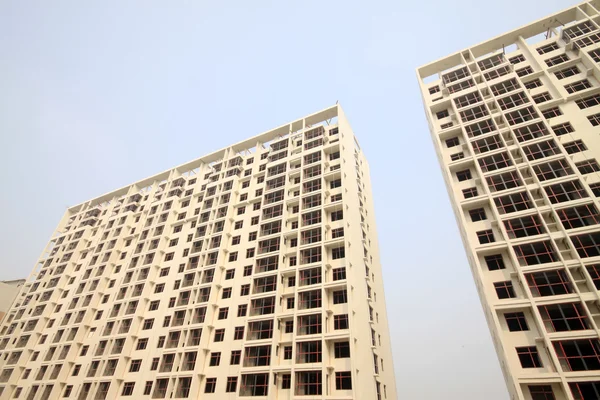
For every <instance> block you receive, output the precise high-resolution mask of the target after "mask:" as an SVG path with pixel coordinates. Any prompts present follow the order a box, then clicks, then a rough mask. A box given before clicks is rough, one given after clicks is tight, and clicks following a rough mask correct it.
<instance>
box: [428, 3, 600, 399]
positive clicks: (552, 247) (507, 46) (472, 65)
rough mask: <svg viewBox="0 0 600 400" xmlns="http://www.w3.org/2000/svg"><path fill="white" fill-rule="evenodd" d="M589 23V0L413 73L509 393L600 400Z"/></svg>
mask: <svg viewBox="0 0 600 400" xmlns="http://www.w3.org/2000/svg"><path fill="white" fill-rule="evenodd" d="M499 6H500V7H501V6H502V4H500V5H499ZM599 28H600V1H591V2H586V3H582V4H580V5H578V6H575V7H572V8H570V9H567V10H564V11H562V12H559V13H557V14H554V15H551V16H548V17H546V18H543V19H541V20H539V21H536V22H534V23H532V24H530V25H528V26H525V27H522V28H519V29H517V30H514V31H512V32H509V33H506V34H504V35H501V36H499V37H496V38H493V39H491V40H489V41H487V42H485V43H481V44H478V45H476V46H473V47H471V48H468V49H465V50H462V51H459V52H457V53H455V54H452V55H450V56H448V57H445V58H443V59H441V60H438V61H435V62H433V63H431V64H428V65H425V66H423V67H421V68H418V70H417V74H418V77H419V81H420V85H421V90H422V94H423V101H424V104H425V113H426V115H427V119H428V121H429V127H430V130H431V135H432V138H433V142H434V145H435V149H436V152H437V155H438V159H439V162H440V165H441V167H442V172H443V176H444V179H445V181H446V185H447V189H448V193H449V196H450V199H451V202H452V206H453V208H454V212H455V214H456V219H457V221H458V225H459V227H460V232H461V235H462V239H463V242H464V245H465V249H466V252H467V255H468V259H469V262H470V266H471V269H472V272H473V276H474V278H475V283H476V286H477V289H478V291H479V295H480V297H481V301H482V304H483V308H484V311H485V315H486V318H487V321H488V324H489V327H490V331H491V334H492V338H493V341H494V343H495V346H496V350H497V353H498V357H499V359H500V364H501V367H502V370H503V372H504V376H505V379H506V383H507V386H508V389H509V392H510V396H511V398H512V399H527V400H531V399H533V400H553V399H556V400H564V399H569V400H573V399H576V400H582V399H583V400H591V399H594V400H597V399H600V342H599V340H598V334H599V332H600V331H599V327H600V307H599V301H600V292H599V291H598V290H599V289H600V214H599V211H598V210H599V207H600V204H599V203H598V196H600V173H599V172H600V165H599V164H598V160H599V159H600V81H599V80H600V68H599V64H598V63H599V62H600V29H599Z"/></svg>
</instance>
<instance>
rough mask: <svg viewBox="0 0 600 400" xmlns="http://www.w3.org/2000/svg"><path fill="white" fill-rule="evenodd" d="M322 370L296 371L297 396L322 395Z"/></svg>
mask: <svg viewBox="0 0 600 400" xmlns="http://www.w3.org/2000/svg"><path fill="white" fill-rule="evenodd" d="M321 380H322V376H321V371H320V370H319V371H302V372H296V390H295V393H294V394H295V395H296V396H311V395H313V396H320V395H321V393H322V382H321Z"/></svg>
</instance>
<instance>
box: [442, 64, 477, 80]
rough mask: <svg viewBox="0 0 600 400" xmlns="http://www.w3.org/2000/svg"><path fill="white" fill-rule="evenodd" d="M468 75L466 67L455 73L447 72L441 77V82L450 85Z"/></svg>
mask: <svg viewBox="0 0 600 400" xmlns="http://www.w3.org/2000/svg"><path fill="white" fill-rule="evenodd" d="M469 75H471V74H470V73H469V70H468V69H467V67H463V68H460V69H457V70H455V71H451V72H448V73H447V74H444V75H443V76H442V80H443V81H444V83H451V82H455V81H458V80H460V79H463V78H466V77H467V76H469Z"/></svg>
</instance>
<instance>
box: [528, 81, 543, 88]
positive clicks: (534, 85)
mask: <svg viewBox="0 0 600 400" xmlns="http://www.w3.org/2000/svg"><path fill="white" fill-rule="evenodd" d="M540 86H542V81H540V80H539V79H534V80H532V81H529V82H527V83H525V88H527V89H529V90H531V89H535V88H537V87H540Z"/></svg>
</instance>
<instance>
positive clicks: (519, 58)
mask: <svg viewBox="0 0 600 400" xmlns="http://www.w3.org/2000/svg"><path fill="white" fill-rule="evenodd" d="M508 61H509V62H510V63H511V64H513V65H514V64H518V63H521V62H524V61H525V57H524V56H523V54H519V55H517V56H514V57H511V58H509V59H508Z"/></svg>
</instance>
